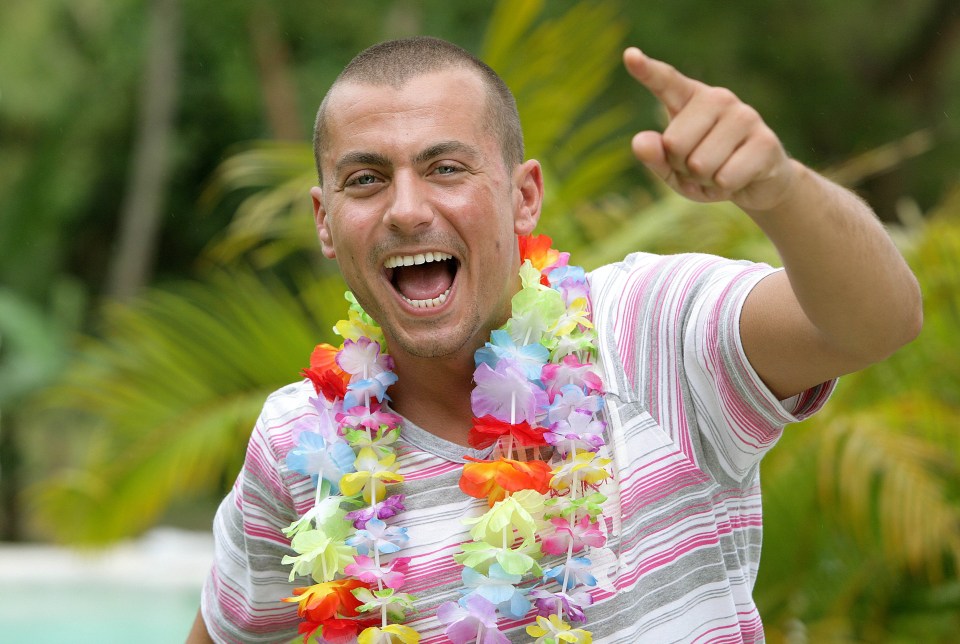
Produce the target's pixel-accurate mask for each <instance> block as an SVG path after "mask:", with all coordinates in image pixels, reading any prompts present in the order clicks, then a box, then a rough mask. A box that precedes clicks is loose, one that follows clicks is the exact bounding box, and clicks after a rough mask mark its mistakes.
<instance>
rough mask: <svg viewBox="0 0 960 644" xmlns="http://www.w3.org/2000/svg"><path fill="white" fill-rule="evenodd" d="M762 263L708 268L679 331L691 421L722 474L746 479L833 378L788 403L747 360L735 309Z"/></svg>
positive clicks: (820, 400)
mask: <svg viewBox="0 0 960 644" xmlns="http://www.w3.org/2000/svg"><path fill="white" fill-rule="evenodd" d="M775 270H776V269H773V268H771V267H769V266H767V265H765V264H746V265H744V264H741V263H730V264H727V265H723V266H721V267H719V268H717V269H714V270H712V271H711V272H710V274H709V276H708V278H707V281H706V283H705V284H704V286H703V288H702V289H699V291H698V295H697V297H696V301H695V304H694V305H693V307H692V308H691V315H690V317H689V319H688V321H687V326H686V329H685V330H684V345H685V351H684V367H685V372H686V375H687V380H688V382H689V383H690V388H691V391H692V392H693V402H694V408H695V410H696V415H697V423H696V424H697V427H698V428H699V431H700V434H701V436H702V438H703V440H705V441H706V442H707V443H708V444H709V445H710V446H711V447H712V451H713V453H714V454H716V456H717V457H718V458H717V463H718V464H719V466H720V467H721V468H722V470H723V471H724V473H725V474H726V475H728V476H730V477H731V478H733V479H735V480H743V479H744V478H746V477H748V476H749V475H750V474H751V472H752V471H753V469H754V468H755V467H756V466H757V464H758V463H759V462H760V459H761V458H762V457H763V455H764V454H765V453H766V452H767V450H769V449H770V448H771V447H772V446H773V445H774V444H775V443H776V442H777V440H778V439H779V438H780V435H781V433H782V431H783V428H784V426H785V425H787V424H789V423H793V422H797V421H800V420H803V419H805V418H808V417H809V416H811V415H813V414H814V413H816V412H817V411H818V410H819V409H820V408H821V407H822V406H823V404H824V403H825V402H826V401H827V399H828V398H829V396H830V394H831V393H832V391H833V389H834V387H835V385H836V380H832V381H829V382H826V383H823V384H821V385H818V386H816V387H813V388H811V389H809V390H807V391H805V392H803V393H801V394H800V395H799V396H797V397H795V398H794V399H791V400H790V401H788V403H787V404H786V405H785V404H783V403H781V401H779V400H778V399H777V397H776V396H775V395H774V394H773V392H771V391H770V389H769V388H768V387H767V386H766V385H765V384H764V382H763V381H762V380H761V379H760V376H759V375H758V374H757V372H756V370H755V369H754V368H753V366H752V365H751V364H750V362H749V361H748V360H747V356H746V354H745V353H744V350H743V343H742V340H741V337H740V315H741V312H742V310H743V304H744V302H745V301H746V298H747V295H749V293H750V291H751V290H752V289H753V288H754V286H756V284H757V283H758V282H759V281H760V280H762V279H763V278H764V277H766V276H768V275H770V274H771V273H773V272H775Z"/></svg>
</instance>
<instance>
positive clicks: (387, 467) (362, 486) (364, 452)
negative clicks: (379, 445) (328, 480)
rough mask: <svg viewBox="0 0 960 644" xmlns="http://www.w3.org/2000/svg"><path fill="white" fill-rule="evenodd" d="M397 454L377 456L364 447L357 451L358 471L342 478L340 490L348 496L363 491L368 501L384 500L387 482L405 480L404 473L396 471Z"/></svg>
mask: <svg viewBox="0 0 960 644" xmlns="http://www.w3.org/2000/svg"><path fill="white" fill-rule="evenodd" d="M396 460H397V455H396V454H388V455H386V456H384V457H383V458H377V453H376V452H375V451H374V450H373V449H371V448H369V447H364V448H363V449H361V450H360V451H359V452H358V453H357V460H356V461H354V467H356V468H357V471H356V472H351V473H350V474H344V475H343V476H342V477H341V478H340V491H341V492H343V494H344V495H346V496H353V495H354V494H356V493H357V492H360V491H361V490H362V491H363V498H364V500H366V501H367V503H376V502H378V501H382V500H383V499H384V497H385V496H386V490H387V487H386V486H387V484H389V483H401V482H403V475H401V474H397V473H396V472H395V471H394V469H393V468H394V467H395V466H396Z"/></svg>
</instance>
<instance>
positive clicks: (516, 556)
mask: <svg viewBox="0 0 960 644" xmlns="http://www.w3.org/2000/svg"><path fill="white" fill-rule="evenodd" d="M550 244H551V240H550V238H549V237H546V236H544V235H540V236H533V237H522V238H520V254H521V259H522V262H523V263H522V266H521V268H520V278H521V283H522V288H521V290H520V291H519V292H518V293H517V294H516V295H515V296H514V297H513V300H512V315H511V317H510V319H509V320H508V321H507V323H506V324H505V325H504V326H503V327H502V328H501V329H498V330H495V331H493V332H492V333H491V339H490V342H487V343H486V345H485V346H484V347H482V348H480V349H479V350H477V352H476V354H475V361H476V365H477V367H476V371H475V372H474V381H475V383H476V386H475V388H474V390H473V393H472V396H471V404H472V408H473V413H474V416H475V417H474V425H473V427H472V428H471V429H470V433H469V438H468V440H469V443H470V445H471V446H472V447H474V448H476V449H484V448H488V447H490V446H493V451H492V454H491V458H490V459H489V460H480V459H472V458H469V457H467V460H468V461H469V462H468V463H466V464H465V465H464V468H463V474H462V475H461V478H460V489H461V490H462V491H463V492H464V493H466V494H468V495H470V496H473V497H476V498H483V499H487V502H488V505H489V510H488V511H486V512H485V513H484V514H483V515H482V516H479V517H475V518H466V519H463V520H462V521H463V523H464V524H465V525H467V526H470V535H471V537H472V539H473V541H472V542H467V543H464V544H462V545H461V550H462V552H461V553H460V554H458V555H456V556H455V557H454V558H455V560H456V561H457V562H458V563H460V564H462V565H463V566H464V568H463V572H462V580H463V588H462V589H461V593H462V595H463V596H462V597H461V598H460V600H459V601H457V602H452V601H451V602H446V603H444V604H442V605H440V606H439V608H438V609H437V619H438V620H439V621H440V622H441V623H442V624H444V625H445V626H446V629H445V631H444V633H445V635H446V636H447V638H448V639H449V640H450V641H452V642H454V644H465V643H466V642H472V641H477V642H483V643H484V644H501V643H503V644H507V643H508V642H509V640H508V639H507V637H506V636H505V635H504V634H503V633H502V632H500V630H499V629H498V627H497V616H498V615H499V616H501V617H505V618H510V619H521V618H523V617H525V616H526V615H527V613H529V612H530V610H531V609H532V608H534V609H535V610H536V614H537V617H536V622H535V623H533V624H530V625H529V626H527V629H526V631H527V633H528V634H529V635H530V636H531V637H533V638H536V639H535V642H536V644H557V643H559V642H569V643H576V644H589V643H590V642H592V635H591V633H590V632H589V631H587V630H585V629H582V628H575V627H574V626H573V625H581V624H583V623H584V622H585V621H586V617H585V614H584V609H585V608H586V607H588V606H590V605H591V603H592V601H593V600H592V597H591V595H590V594H589V592H588V590H587V589H588V588H590V587H592V586H596V585H597V583H598V582H597V579H596V578H595V577H594V575H593V574H592V573H591V569H592V568H593V563H592V562H591V559H590V555H591V554H593V553H594V552H596V551H602V549H603V546H604V544H605V542H606V530H605V527H606V523H605V521H604V518H603V516H602V514H601V513H602V503H603V501H605V500H606V497H604V496H603V495H602V494H600V492H599V491H598V490H597V488H598V485H599V484H600V483H601V482H602V481H604V480H605V479H607V478H609V477H610V471H609V469H608V465H609V463H610V459H608V458H603V457H600V456H599V455H598V452H599V450H600V448H601V447H602V446H603V445H604V444H605V443H604V438H603V433H604V427H605V424H604V422H603V421H601V420H599V418H598V414H599V412H600V410H601V409H602V407H603V385H602V382H601V379H600V376H599V374H598V373H597V372H596V370H595V369H594V367H593V365H592V363H591V360H592V359H594V358H595V352H596V348H595V342H594V337H595V336H594V332H593V327H592V324H591V322H590V311H589V300H588V297H587V293H588V287H587V282H586V276H585V274H584V271H583V269H582V268H580V267H577V266H570V265H568V260H569V254H568V253H560V252H558V251H556V250H554V249H552V248H550ZM346 298H347V300H348V301H349V302H350V309H349V313H348V319H347V320H341V321H340V322H339V323H337V325H336V326H335V328H334V330H335V332H336V333H338V334H339V335H340V336H342V337H343V338H344V343H343V345H342V347H341V348H340V349H337V348H335V347H332V346H330V345H327V344H321V345H318V346H317V348H316V349H314V352H313V354H312V355H311V359H310V368H309V369H305V370H304V372H303V374H304V375H305V376H306V377H307V378H309V379H310V380H311V381H312V382H313V385H314V388H315V390H316V392H317V394H318V396H317V397H316V398H312V399H311V404H312V405H313V406H314V407H315V408H316V409H317V411H318V413H319V420H318V421H317V422H316V423H315V424H314V425H313V426H312V427H310V428H309V430H306V429H305V430H302V431H300V432H299V434H298V436H297V445H296V447H295V448H294V449H292V450H291V451H290V452H289V453H288V455H287V458H286V463H287V466H288V467H289V468H290V469H291V470H295V471H297V472H300V473H301V474H304V475H308V476H310V477H312V480H313V483H314V484H315V485H316V494H315V497H314V504H313V507H312V508H311V509H310V510H308V511H307V512H306V513H305V514H304V515H303V516H302V517H300V518H299V519H298V520H297V521H295V522H293V523H292V524H291V525H290V526H289V527H288V528H286V529H285V530H284V534H286V535H287V536H288V537H290V538H291V544H290V545H291V548H292V549H293V550H294V551H295V552H296V553H297V556H285V557H284V558H283V563H284V564H293V567H292V569H291V571H290V581H293V580H294V578H295V577H296V576H297V575H307V574H309V575H311V576H312V577H313V579H314V581H316V582H317V583H315V584H313V585H312V586H309V587H306V588H296V589H294V596H293V597H287V598H285V599H284V600H283V601H286V602H295V603H297V604H298V614H299V615H300V617H301V618H302V619H303V621H302V622H301V624H300V629H299V632H300V633H301V634H303V635H304V642H305V643H306V642H307V641H308V640H309V639H310V637H312V636H322V637H323V638H324V639H325V641H328V642H332V643H338V642H351V641H354V640H356V641H357V642H358V643H359V644H397V643H400V644H416V643H417V642H419V641H420V634H419V633H417V632H416V631H415V630H414V629H413V628H411V627H409V626H406V625H404V624H402V622H403V620H404V619H405V618H406V616H407V614H408V613H409V612H410V611H411V610H412V609H413V601H414V597H412V596H411V595H409V594H407V593H403V592H400V589H401V588H402V587H403V585H404V583H405V581H406V580H405V575H406V572H407V566H408V564H409V561H410V560H409V558H408V557H394V558H392V559H391V560H389V561H387V560H386V558H385V557H384V555H393V554H395V553H397V552H399V551H400V550H401V549H402V548H403V547H404V545H405V544H406V542H407V541H408V536H407V534H406V533H407V529H406V528H403V527H399V526H391V525H388V524H387V523H386V521H385V520H386V519H390V518H391V517H393V516H395V515H396V514H398V513H399V512H402V511H403V510H404V499H403V495H402V494H394V495H390V494H389V489H390V487H391V486H394V485H396V484H397V483H400V482H402V481H403V476H402V475H401V474H399V473H397V471H396V468H397V464H396V453H395V452H394V449H393V444H394V443H395V442H396V441H397V439H398V438H399V435H400V429H399V428H400V423H401V418H400V417H399V416H397V415H396V414H392V413H390V412H388V411H385V410H384V408H383V404H384V402H385V401H388V400H389V399H390V398H389V396H388V395H387V393H386V392H387V388H388V387H389V386H390V385H391V384H393V383H394V382H395V381H396V379H397V377H396V375H394V373H393V360H392V359H391V358H390V356H389V355H387V354H386V353H385V352H384V351H383V347H385V342H384V338H383V335H382V332H381V331H380V328H379V327H378V326H377V325H376V323H375V322H374V320H373V319H372V318H370V317H369V316H368V315H367V314H366V313H365V312H364V311H363V309H362V308H361V307H360V305H359V304H358V303H357V301H356V299H355V298H354V297H353V295H352V293H350V292H347V294H346ZM543 447H552V448H553V455H552V457H551V459H550V460H549V462H548V461H545V460H543V458H542V457H541V448H543ZM545 554H546V555H551V556H553V557H555V558H556V560H557V562H558V563H557V565H554V566H551V567H546V568H544V567H542V566H541V565H540V563H539V562H540V560H541V559H542V558H543V556H544V555H545ZM537 580H538V581H537ZM531 581H536V584H535V585H531V583H530V582H531Z"/></svg>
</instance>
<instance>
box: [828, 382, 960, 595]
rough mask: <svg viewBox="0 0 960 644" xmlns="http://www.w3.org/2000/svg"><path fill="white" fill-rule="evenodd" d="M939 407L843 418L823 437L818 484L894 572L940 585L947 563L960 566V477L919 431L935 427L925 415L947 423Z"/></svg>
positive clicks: (903, 404) (912, 405) (905, 406)
mask: <svg viewBox="0 0 960 644" xmlns="http://www.w3.org/2000/svg"><path fill="white" fill-rule="evenodd" d="M932 404H933V401H929V400H927V401H919V404H918V402H917V401H904V400H896V401H891V402H889V403H887V404H884V405H877V406H875V407H874V408H873V409H871V410H870V411H869V412H863V413H856V414H847V415H844V416H842V417H840V418H835V419H834V420H833V422H831V423H829V424H827V426H826V427H824V428H823V430H822V431H823V434H822V437H821V440H820V458H819V469H820V474H819V476H818V483H819V486H820V492H821V498H822V501H821V503H822V506H823V507H824V508H825V509H826V510H827V511H831V510H832V511H835V512H837V513H838V518H842V521H843V523H844V524H846V525H847V526H848V527H849V529H850V531H851V532H853V533H854V536H855V537H856V538H857V540H858V542H859V543H860V544H861V545H862V546H863V547H865V548H872V547H875V546H879V548H880V549H881V550H882V554H883V555H884V559H885V561H887V562H888V564H889V565H890V566H891V567H893V568H894V569H897V570H906V571H907V572H909V573H911V574H915V575H924V576H926V577H927V578H928V579H929V580H931V581H933V582H939V581H941V580H942V578H943V576H944V570H943V557H944V556H950V557H951V558H952V559H953V560H955V561H960V505H958V504H957V503H956V500H955V499H951V490H950V487H951V485H950V481H951V480H956V477H957V475H958V473H960V472H958V471H957V467H956V460H955V459H952V458H951V456H950V454H949V453H947V452H946V451H945V450H943V449H942V447H941V445H940V444H938V443H936V442H933V441H930V440H928V439H927V438H926V437H925V436H924V435H923V434H924V432H923V431H922V430H921V429H920V428H919V427H918V425H921V424H923V423H924V422H929V416H927V417H925V416H924V415H921V414H923V412H924V411H930V412H931V415H932V416H933V417H934V418H937V417H940V416H941V414H937V413H935V412H933V411H932V410H930V407H931V405H932ZM914 412H921V414H915V413H914ZM897 421H900V423H903V424H902V425H900V426H899V427H897V424H899V423H898V422H897ZM934 422H936V421H934ZM898 429H899V430H900V431H897V430H898ZM904 429H906V430H908V431H909V432H910V433H904V432H903V431H902V430H904ZM878 537H879V539H878Z"/></svg>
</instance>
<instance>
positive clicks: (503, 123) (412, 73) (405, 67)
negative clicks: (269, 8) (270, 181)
mask: <svg viewBox="0 0 960 644" xmlns="http://www.w3.org/2000/svg"><path fill="white" fill-rule="evenodd" d="M450 68H454V69H466V70H472V71H474V72H476V73H477V74H478V75H479V77H480V80H481V81H482V82H483V84H484V87H485V88H486V90H487V91H486V95H487V118H488V126H489V127H490V128H492V129H493V132H494V134H495V136H496V137H497V139H498V140H499V143H500V150H501V153H502V154H503V161H504V163H505V164H506V166H507V169H508V171H509V170H511V169H512V168H514V167H515V166H517V165H518V164H520V163H523V131H522V130H521V128H520V115H519V114H518V112H517V102H516V100H515V99H514V97H513V93H512V92H511V91H510V88H508V87H507V84H506V83H504V82H503V79H502V78H500V76H499V75H498V74H497V73H496V72H495V71H493V69H491V68H490V66H489V65H487V64H486V63H485V62H483V61H482V60H480V59H479V58H477V57H476V56H474V55H473V54H471V53H470V52H468V51H467V50H465V49H463V48H461V47H458V46H457V45H454V44H452V43H449V42H447V41H446V40H441V39H439V38H432V37H429V36H416V37H414V38H403V39H400V40H391V41H387V42H382V43H379V44H377V45H373V46H372V47H369V48H368V49H365V50H364V51H362V52H360V53H359V54H357V56H356V57H355V58H354V59H353V60H352V61H350V62H349V63H348V64H347V66H346V67H344V68H343V71H342V72H340V75H339V76H337V78H336V80H335V81H334V82H333V85H332V86H331V87H330V89H329V90H328V91H327V94H326V96H325V97H324V99H323V102H321V103H320V109H319V110H318V111H317V118H316V121H315V123H314V128H313V155H314V159H315V161H316V164H317V175H318V177H319V179H320V185H323V170H322V169H321V167H320V163H321V156H322V155H323V151H324V143H325V141H326V139H327V137H328V132H327V122H326V109H327V103H328V101H329V99H330V96H331V95H332V94H333V90H334V89H336V87H337V85H339V84H340V83H346V82H356V83H361V84H367V85H390V86H392V87H394V88H400V87H402V86H403V85H404V84H405V83H406V82H407V81H408V80H410V79H411V78H414V77H416V76H421V75H423V74H429V73H431V72H437V71H441V70H444V69H450Z"/></svg>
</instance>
